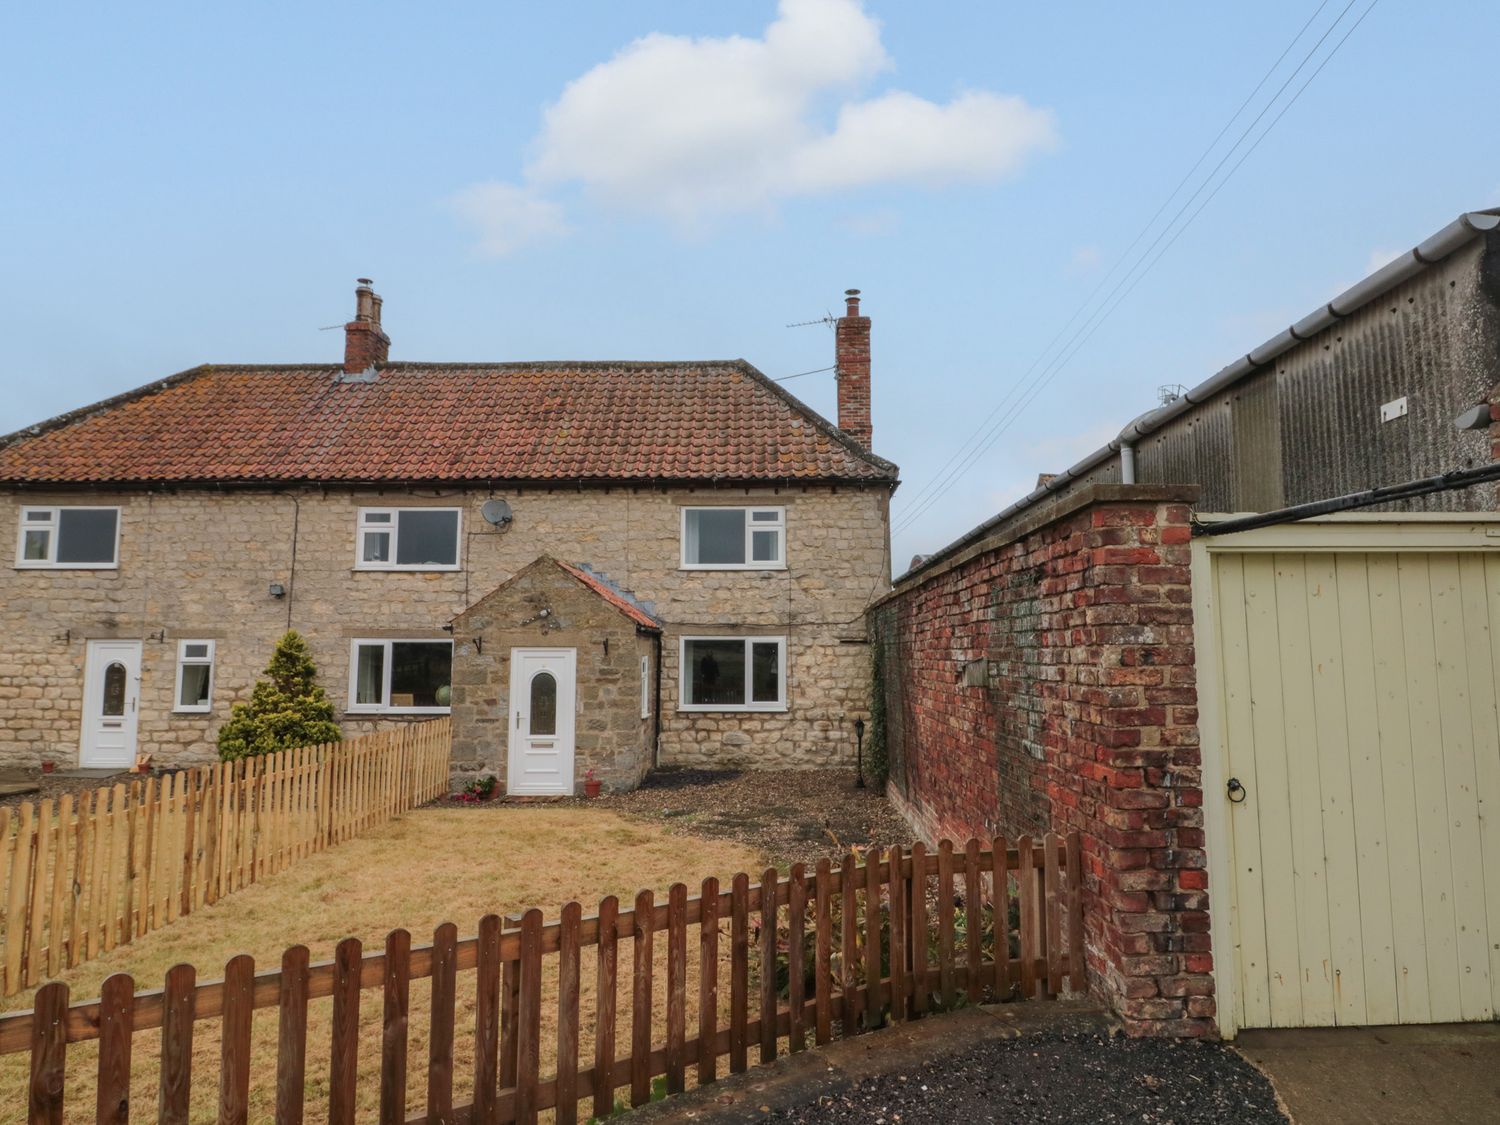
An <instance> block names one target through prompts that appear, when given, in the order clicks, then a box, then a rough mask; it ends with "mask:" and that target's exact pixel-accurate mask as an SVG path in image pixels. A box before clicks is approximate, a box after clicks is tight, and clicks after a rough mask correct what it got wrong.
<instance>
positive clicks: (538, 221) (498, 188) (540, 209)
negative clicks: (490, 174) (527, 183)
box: [452, 184, 568, 256]
mask: <svg viewBox="0 0 1500 1125" xmlns="http://www.w3.org/2000/svg"><path fill="white" fill-rule="evenodd" d="M452 203H453V209H454V210H455V211H457V212H458V213H459V215H461V216H463V217H464V218H465V219H467V220H468V221H469V222H470V223H472V224H473V225H474V227H475V229H476V230H477V231H478V234H479V249H480V250H482V251H483V252H484V253H486V254H494V255H497V256H498V255H501V254H509V253H510V252H511V251H513V250H518V249H520V248H521V247H522V246H525V245H527V244H528V243H531V242H539V241H541V240H543V239H546V238H552V237H555V236H557V235H560V234H566V233H567V231H568V224H567V222H566V221H565V220H564V219H563V210H562V207H561V206H560V205H559V204H557V203H554V202H552V201H551V200H550V199H545V198H543V197H542V196H540V195H538V194H536V193H535V192H534V191H532V190H530V189H529V188H524V187H518V186H516V185H515V184H475V185H473V186H472V187H467V188H465V189H464V190H463V191H461V192H459V193H458V194H457V195H455V196H454V197H453V200H452Z"/></svg>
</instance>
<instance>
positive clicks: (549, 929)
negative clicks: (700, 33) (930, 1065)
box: [0, 834, 1085, 1125]
mask: <svg viewBox="0 0 1500 1125" xmlns="http://www.w3.org/2000/svg"><path fill="white" fill-rule="evenodd" d="M1080 866H1081V865H1080V858H1079V844H1078V837H1077V835H1076V834H1073V835H1070V836H1069V837H1068V838H1067V839H1066V840H1062V839H1060V838H1058V837H1057V836H1050V835H1049V836H1047V837H1046V838H1045V839H1044V840H1038V841H1032V840H1031V839H1030V838H1029V837H1022V838H1021V839H1020V840H1019V841H1017V842H1016V843H1015V844H1014V845H1011V844H1007V842H1006V841H1005V840H1004V839H996V840H994V841H992V842H989V843H982V842H981V841H978V840H971V841H969V843H968V844H967V846H966V847H964V848H961V849H958V850H955V849H954V847H953V845H952V844H950V843H949V842H947V841H944V842H943V843H942V844H941V845H940V846H939V848H938V849H937V851H936V853H935V854H928V852H927V851H926V850H925V849H924V848H923V847H922V845H920V844H918V845H916V846H914V847H913V848H911V850H910V851H909V852H908V851H906V850H904V849H901V848H892V849H890V850H889V851H886V852H882V851H881V850H879V849H871V850H870V851H868V852H866V854H865V856H864V862H863V863H860V862H859V860H858V859H857V857H855V856H853V855H850V856H848V857H846V858H845V859H844V860H843V862H842V863H841V864H831V863H830V862H829V861H828V860H823V861H821V862H819V863H818V865H817V869H816V871H815V872H814V873H812V874H811V875H809V873H808V872H807V871H806V870H805V869H804V867H803V866H802V865H800V864H799V865H797V866H794V867H793V868H792V869H791V872H790V874H789V875H788V876H786V877H784V878H783V877H779V876H778V873H777V871H776V869H775V868H771V869H769V870H767V871H766V872H765V873H764V875H763V876H762V877H761V881H760V883H759V884H752V883H751V882H750V879H749V877H748V876H746V875H743V874H741V875H736V876H735V877H734V878H733V880H732V881H731V882H730V885H729V887H728V889H724V888H721V886H720V884H719V881H718V880H717V879H713V878H710V879H705V880H704V881H703V884H702V887H701V892H700V893H699V894H697V895H689V894H688V889H687V887H686V886H685V885H684V884H682V883H678V884H675V885H674V886H673V887H672V888H671V889H670V891H669V892H668V895H667V898H666V901H665V902H658V901H657V900H656V898H655V897H654V895H653V893H652V892H651V891H649V890H647V891H641V892H640V893H639V894H638V895H636V897H635V902H634V909H625V910H621V909H620V904H619V902H618V900H617V899H616V898H615V897H614V896H610V897H608V898H605V899H604V900H602V901H601V902H600V903H599V908H598V912H597V913H596V914H594V915H592V916H589V917H585V916H584V915H583V910H582V908H581V907H580V906H579V904H578V903H576V902H572V903H569V904H568V905H567V906H565V907H563V908H562V911H561V914H560V917H559V918H558V919H557V920H556V921H552V922H544V921H543V917H542V912H541V911H540V910H528V911H526V912H525V913H524V914H522V915H511V916H509V917H507V918H504V919H502V918H501V917H499V916H497V915H493V914H492V915H487V916H486V917H484V918H483V919H481V920H480V922H479V930H478V936H477V937H472V938H467V939H465V940H462V941H460V940H459V938H458V932H457V929H456V927H455V926H454V925H453V924H452V923H451V922H446V923H444V924H442V925H441V926H439V927H438V928H437V931H436V933H435V934H434V937H433V942H432V944H431V945H428V946H420V947H414V946H413V945H412V941H411V935H410V934H409V933H408V932H407V931H406V930H401V929H398V930H395V931H393V932H391V933H390V935H389V936H388V937H387V938H386V940H385V948H384V950H383V951H382V952H377V953H369V954H367V953H365V952H364V950H363V949H362V947H361V945H360V942H359V941H358V940H357V939H355V938H347V939H345V940H344V941H342V942H340V943H339V945H338V947H337V951H336V955H335V957H334V959H333V960H332V961H328V962H323V963H320V964H309V959H308V950H307V948H306V947H305V946H300V945H299V946H294V947H292V948H291V949H288V950H287V951H286V952H285V954H284V955H283V956H282V958H281V965H280V968H279V969H273V970H271V971H269V972H260V973H257V972H256V971H255V963H254V961H253V960H252V959H251V958H250V957H249V956H247V955H241V956H238V957H235V958H234V959H233V960H231V961H230V962H229V963H228V965H226V966H225V969H224V979H223V980H220V981H213V982H204V983H199V982H198V981H197V974H196V970H195V969H194V968H193V967H192V966H190V965H178V966H176V967H175V968H172V969H170V970H169V971H168V972H167V975H166V987H165V988H164V989H161V990H154V991H142V992H137V991H136V990H135V982H134V981H133V980H132V978H131V977H130V976H128V975H126V974H123V973H120V974H116V975H114V976H112V977H110V978H108V979H107V980H106V981H105V982H104V985H103V989H102V997H101V999H98V1000H93V1001H89V1002H87V1003H82V1004H74V1005H71V1006H70V1004H69V997H68V989H67V986H66V985H64V984H62V983H52V984H47V985H44V986H43V987H42V988H41V989H40V990H39V991H38V992H37V997H36V1006H35V1009H34V1010H33V1011H31V1012H22V1013H17V1014H16V1015H12V1016H4V1017H0V1064H3V1063H6V1062H7V1061H9V1060H6V1059H5V1058H4V1056H6V1055H12V1054H14V1055H22V1054H27V1053H29V1068H26V1067H19V1066H9V1067H6V1068H4V1070H3V1073H6V1074H7V1075H9V1076H11V1077H12V1079H13V1081H14V1082H15V1085H16V1086H19V1085H21V1084H22V1083H25V1084H26V1086H27V1098H28V1107H29V1108H28V1112H29V1120H30V1121H33V1122H61V1121H62V1120H63V1108H64V1098H65V1096H66V1095H68V1094H69V1091H71V1096H72V1097H73V1098H74V1099H75V1101H77V1102H82V1103H83V1104H82V1105H80V1106H77V1107H76V1108H77V1109H79V1110H81V1111H82V1112H83V1114H85V1115H86V1113H87V1111H88V1108H89V1107H90V1105H93V1106H96V1107H97V1117H96V1120H97V1121H99V1122H104V1121H124V1120H126V1118H127V1116H128V1115H129V1114H130V1111H131V1110H132V1109H134V1110H136V1111H137V1114H139V1115H149V1114H150V1112H151V1110H152V1109H155V1110H156V1113H157V1120H159V1121H161V1122H163V1123H166V1125H181V1123H185V1122H187V1121H189V1120H190V1119H191V1120H194V1121H199V1120H208V1119H210V1118H213V1117H215V1114H216V1116H217V1120H218V1121H219V1122H221V1123H222V1125H242V1123H245V1122H247V1121H248V1120H250V1119H251V1117H254V1119H256V1120H269V1119H271V1118H272V1117H273V1116H274V1119H275V1120H276V1121H277V1122H282V1123H287V1125H291V1123H299V1122H301V1121H303V1119H304V1114H305V1113H306V1112H307V1111H308V1110H309V1108H310V1107H308V1106H306V1105H305V1104H304V1102H305V1100H306V1096H307V1092H308V1091H309V1090H310V1089H311V1090H313V1091H316V1092H317V1094H318V1095H321V1094H322V1092H323V1091H325V1090H326V1097H327V1107H326V1117H327V1119H328V1121H329V1122H330V1123H331V1125H352V1123H353V1122H354V1121H355V1119H356V1116H358V1118H359V1119H360V1120H372V1119H378V1120H379V1121H380V1122H381V1125H415V1123H416V1122H427V1123H429V1125H435V1123H442V1125H453V1123H479V1125H497V1123H507V1122H525V1123H528V1125H529V1123H531V1122H535V1121H536V1120H537V1119H538V1114H539V1113H540V1112H541V1111H544V1110H548V1109H551V1110H554V1112H555V1118H556V1120H557V1121H558V1122H559V1123H562V1125H569V1123H576V1122H577V1120H578V1118H579V1116H580V1114H584V1115H586V1114H588V1113H590V1112H592V1114H593V1115H594V1116H596V1117H598V1118H601V1119H602V1118H604V1117H606V1116H608V1115H609V1114H610V1113H611V1112H612V1110H613V1109H614V1108H615V1107H616V1105H617V1092H620V1091H622V1090H623V1091H626V1094H625V1096H624V1097H622V1098H620V1099H619V1100H620V1101H625V1100H628V1102H629V1104H630V1105H632V1106H635V1105H640V1104H642V1103H643V1102H646V1101H648V1100H651V1099H652V1096H653V1092H654V1091H653V1080H655V1079H659V1078H662V1077H664V1084H663V1086H664V1088H663V1089H662V1090H661V1091H660V1092H665V1093H667V1094H671V1093H676V1092H680V1091H681V1090H683V1089H684V1088H685V1086H686V1085H687V1083H688V1081H689V1079H690V1078H691V1079H692V1080H693V1081H695V1082H696V1083H697V1084H700V1085H701V1084H704V1083H709V1082H713V1081H715V1080H716V1078H717V1077H718V1075H719V1073H720V1069H719V1065H720V1060H721V1059H723V1058H724V1057H725V1056H727V1057H728V1067H727V1069H728V1071H729V1072H731V1073H738V1072H741V1071H744V1070H745V1069H746V1068H747V1066H748V1065H749V1061H750V1057H751V1053H752V1051H754V1052H755V1053H756V1054H757V1055H758V1058H759V1061H760V1062H763V1063H764V1062H768V1061H770V1060H771V1059H774V1058H775V1057H776V1056H777V1054H778V1052H779V1051H782V1050H786V1051H789V1052H793V1053H795V1052H798V1051H802V1050H805V1049H806V1048H807V1047H808V1046H809V1045H821V1044H824V1043H827V1042H828V1041H829V1040H830V1039H831V1038H833V1037H834V1035H835V1034H837V1035H839V1036H841V1037H842V1036H849V1035H854V1034H858V1033H859V1032H861V1031H864V1030H868V1029H872V1028H876V1027H879V1026H881V1025H882V1024H884V1023H886V1022H887V1021H892V1020H893V1021H902V1020H909V1019H916V1018H920V1017H922V1016H923V1015H925V1014H927V1013H928V1012H931V1011H940V1010H946V1009H951V1008H953V1007H956V1006H958V1005H960V1004H962V1003H973V1002H977V1001H981V1000H984V999H992V1000H993V999H1002V1000H1003V999H1023V998H1032V997H1037V996H1043V997H1046V996H1055V995H1057V993H1058V992H1059V991H1060V990H1061V988H1062V982H1063V978H1064V977H1065V976H1066V977H1067V978H1068V980H1069V984H1070V986H1071V987H1072V988H1073V989H1074V990H1080V991H1081V990H1082V989H1083V988H1084V987H1085V985H1084V981H1085V968H1084V953H1083V905H1082V895H1081V883H1080ZM690 927H696V928H697V933H696V936H695V937H693V938H691V939H690V937H689V929H690ZM693 945H696V946H697V955H696V956H695V957H690V955H689V951H690V949H691V947H692V946H693ZM589 948H592V949H594V950H595V954H596V955H595V956H593V957H591V958H590V960H593V961H594V962H595V963H594V965H593V967H592V970H593V971H592V972H587V971H585V961H584V958H583V950H585V949H589ZM621 961H623V962H624V964H623V966H622V965H621ZM663 977H664V979H665V988H661V987H660V984H659V983H658V982H660V981H661V980H662V979H663ZM725 978H727V979H725ZM424 981H426V982H430V984H429V985H428V986H427V987H424V988H422V989H421V990H420V995H419V994H418V992H417V990H416V989H414V988H413V984H414V983H415V982H424ZM460 984H462V986H463V987H462V990H460ZM726 990H727V993H728V995H727V1003H725V999H726V998H725V996H724V995H723V993H724V992H725V991H726ZM461 991H462V995H463V997H464V999H463V1003H462V1005H461V1008H462V1010H464V1011H466V1012H467V1011H472V1013H473V1023H472V1033H471V1034H472V1038H471V1039H466V1040H465V1041H463V1042H461V1043H456V1038H457V1036H456V1020H455V1008H456V1006H457V1005H456V1004H455V1000H456V997H458V996H459V995H460V992H461ZM367 992H373V993H374V995H373V996H371V997H369V999H368V1000H366V999H365V993H367ZM582 994H587V995H586V996H585V997H584V998H585V999H586V1000H587V1001H588V1003H587V1004H586V1005H581V1004H580V997H581V995H582ZM324 999H329V1000H330V1003H329V1005H328V1006H329V1007H331V1015H330V1013H329V1012H328V1011H327V1009H326V1008H324V1006H323V1005H321V1004H317V1003H315V1001H321V1000H324ZM418 1000H421V1001H423V1002H424V1004H425V1007H426V1008H427V1013H426V1014H427V1019H426V1021H425V1023H426V1027H425V1030H426V1032H427V1034H426V1036H425V1038H426V1050H425V1051H424V1052H423V1054H425V1055H426V1058H425V1059H415V1058H414V1059H411V1060H410V1066H409V1060H408V1037H409V1031H410V1029H411V1025H415V1026H416V1028H417V1035H418V1037H419V1041H420V1038H421V1036H422V1031H423V1030H424V1028H423V1023H424V1021H423V1020H422V1019H421V1018H420V1016H421V1007H422V1006H421V1005H419V1004H418V1003H417V1001H418ZM362 1003H363V1004H369V1005H370V1006H371V1007H373V1006H375V1005H379V1008H378V1009H377V1012H376V1013H372V1012H370V1011H368V1010H367V1011H366V1014H365V1019H364V1021H363V1025H364V1034H363V1035H362V1028H361V1024H362V1021H361V1011H360V1009H361V1005H362ZM693 1007H696V1010H697V1013H696V1018H695V1019H694V1020H693V1021H692V1022H693V1023H694V1024H695V1025H696V1026H695V1028H694V1031H695V1034H693V1035H692V1037H691V1038H690V1037H689V1015H688V1013H689V1010H690V1009H691V1008H693ZM264 1009H275V1010H276V1015H275V1016H274V1017H270V1018H263V1019H262V1020H261V1023H260V1027H259V1029H258V1034H257V1029H256V1028H255V1013H256V1012H257V1011H260V1010H264ZM310 1010H311V1011H312V1012H313V1014H314V1016H315V1022H314V1025H313V1026H315V1027H316V1028H318V1029H319V1030H320V1031H321V1032H322V1034H320V1035H317V1036H309V1034H308V1032H309V1012H310ZM544 1012H545V1013H546V1017H547V1024H548V1025H551V1026H549V1027H548V1028H547V1030H549V1031H552V1032H553V1033H552V1034H550V1035H544V1034H543V1030H544V1024H543V1014H544ZM377 1013H378V1017H379V1018H378V1021H375V1020H373V1019H372V1017H373V1016H375V1015H376V1014H377ZM267 1015H268V1017H269V1013H267ZM273 1020H274V1022H273ZM195 1027H196V1031H195ZM156 1029H160V1032H159V1033H157V1031H156ZM273 1030H274V1036H275V1037H274V1040H268V1039H267V1036H268V1035H269V1034H270V1033H271V1032H272V1031H273ZM215 1032H217V1035H216V1036H215V1034H214V1033H215ZM143 1033H145V1035H144V1040H143V1044H142V1046H143V1049H142V1050H138V1051H136V1052H135V1054H134V1055H133V1054H132V1044H133V1041H134V1037H136V1036H142V1034H143ZM195 1034H196V1035H197V1037H198V1042H197V1045H196V1047H195V1041H194V1036H195ZM205 1038H208V1039H209V1044H208V1045H207V1049H208V1050H209V1051H212V1049H213V1045H212V1040H213V1039H214V1038H217V1047H218V1050H217V1057H216V1058H215V1057H214V1055H213V1054H210V1055H208V1057H206V1058H205V1057H204V1055H203V1051H204V1050H205V1046H206V1045H205V1043H204V1040H205ZM361 1039H363V1040H364V1046H365V1052H366V1053H365V1057H364V1058H363V1059H362V1058H361V1057H360V1046H361ZM95 1041H97V1046H96V1045H95ZM75 1044H81V1045H82V1046H81V1047H80V1048H77V1049H74V1050H72V1051H70V1050H69V1048H70V1047H71V1046H73V1045H75ZM323 1044H326V1050H325V1049H323ZM310 1046H311V1047H313V1049H315V1050H316V1051H317V1052H318V1056H319V1057H318V1058H317V1059H315V1060H314V1061H313V1062H312V1063H311V1064H310V1061H309V1048H310ZM257 1052H258V1053H257ZM195 1055H196V1056H197V1058H196V1065H195V1064H194V1057H195ZM153 1056H154V1057H153ZM372 1056H378V1057H372ZM459 1059H462V1060H464V1062H465V1066H464V1068H463V1070H462V1072H461V1071H460V1067H459V1066H458V1065H457V1060H459ZM273 1060H274V1061H273ZM470 1060H471V1061H470ZM14 1061H15V1062H17V1063H19V1062H21V1061H22V1060H21V1059H19V1058H18V1059H16V1060H14ZM362 1064H363V1067H364V1069H363V1071H362V1070H361V1065H362ZM470 1066H471V1067H472V1069H469V1067H470ZM204 1071H207V1073H206V1074H205V1073H204ZM409 1071H410V1075H409ZM423 1071H425V1075H424V1074H423V1073H422V1072H423ZM273 1072H274V1087H273V1086H272V1085H271V1084H272V1081H273ZM549 1072H550V1073H549ZM323 1075H326V1083H325V1082H321V1081H320V1079H322V1077H323ZM544 1075H545V1077H544ZM132 1077H133V1078H134V1083H133V1084H132ZM252 1077H253V1078H254V1083H255V1085H254V1088H252ZM409 1077H411V1078H412V1079H413V1080H412V1081H411V1082H410V1083H408V1078H409ZM455 1078H457V1079H458V1082H457V1083H456V1082H455ZM195 1079H198V1080H199V1081H198V1087H197V1089H194V1087H193V1081H194V1080H195ZM132 1085H133V1086H134V1093H135V1095H136V1096H137V1097H138V1098H139V1099H142V1100H146V1101H147V1104H136V1105H132V1104H131V1098H132ZM456 1085H457V1086H459V1087H460V1088H459V1089H457V1090H456V1088H455V1087H456ZM456 1093H460V1094H462V1093H467V1094H469V1095H471V1096H472V1100H471V1101H470V1102H469V1103H468V1104H461V1105H460V1104H456V1102H458V1101H459V1099H458V1098H457V1097H455V1094H456ZM19 1094H20V1090H19V1089H14V1090H13V1091H10V1092H5V1093H4V1097H6V1098H14V1097H17V1096H18V1095H19ZM151 1103H154V1104H151ZM252 1107H254V1108H253V1109H252ZM311 1108H312V1109H313V1112H314V1116H316V1117H318V1118H319V1119H321V1118H322V1117H324V1116H325V1112H324V1110H323V1108H322V1107H311Z"/></svg>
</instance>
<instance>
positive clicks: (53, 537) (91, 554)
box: [16, 506, 120, 570]
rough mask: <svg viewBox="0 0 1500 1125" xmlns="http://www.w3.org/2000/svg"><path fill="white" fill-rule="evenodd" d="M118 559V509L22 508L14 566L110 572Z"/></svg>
mask: <svg viewBox="0 0 1500 1125" xmlns="http://www.w3.org/2000/svg"><path fill="white" fill-rule="evenodd" d="M119 557H120V509H119V508H101V507H78V506H73V507H55V508H22V509H21V527H20V530H19V532H18V533H17V535H16V566H18V567H28V568H31V569H51V570H113V569H115V568H116V567H117V566H118V565H119Z"/></svg>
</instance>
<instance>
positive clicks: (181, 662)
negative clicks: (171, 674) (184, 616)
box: [172, 637, 218, 715]
mask: <svg viewBox="0 0 1500 1125" xmlns="http://www.w3.org/2000/svg"><path fill="white" fill-rule="evenodd" d="M188 645H207V646H208V654H207V655H206V656H194V657H189V656H188V654H187V646H188ZM217 663H218V643H217V642H216V641H213V640H210V639H209V638H207V637H192V638H184V639H182V640H179V641H178V642H177V675H176V677H175V679H174V681H173V684H172V713H173V714H174V715H207V714H209V713H211V712H212V711H213V709H214V671H215V665H216V664H217ZM205 665H206V666H207V667H208V701H207V702H206V703H192V704H187V703H183V702H182V670H183V669H184V668H188V667H193V668H197V667H202V666H205Z"/></svg>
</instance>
